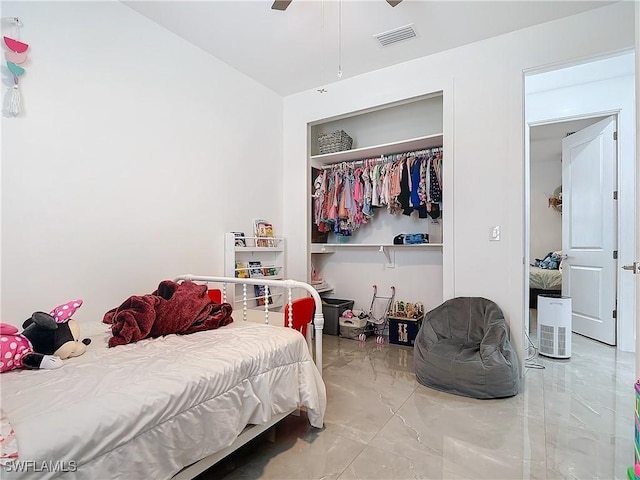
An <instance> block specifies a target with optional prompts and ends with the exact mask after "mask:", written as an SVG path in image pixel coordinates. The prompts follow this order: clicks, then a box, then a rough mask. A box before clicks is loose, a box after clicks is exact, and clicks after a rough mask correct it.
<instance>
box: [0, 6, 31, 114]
mask: <svg viewBox="0 0 640 480" xmlns="http://www.w3.org/2000/svg"><path fill="white" fill-rule="evenodd" d="M13 25H14V31H15V35H14V36H15V37H16V38H12V37H7V36H5V37H3V38H4V44H5V46H6V47H7V49H8V50H5V52H4V57H5V59H6V60H7V68H8V69H9V72H10V73H11V75H13V88H12V89H11V100H10V102H9V113H10V114H11V115H13V116H14V117H15V116H18V115H19V114H20V110H21V108H22V99H21V96H20V87H19V85H20V77H21V76H22V75H24V72H25V69H24V68H23V67H21V66H20V65H21V64H23V63H25V62H26V61H27V49H28V48H29V45H28V44H27V43H23V42H21V41H20V40H19V39H20V27H22V22H21V21H20V19H19V18H17V17H16V18H13Z"/></svg>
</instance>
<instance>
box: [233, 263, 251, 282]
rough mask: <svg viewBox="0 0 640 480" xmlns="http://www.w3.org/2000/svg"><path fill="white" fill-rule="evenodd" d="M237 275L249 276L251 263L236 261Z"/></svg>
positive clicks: (241, 276)
mask: <svg viewBox="0 0 640 480" xmlns="http://www.w3.org/2000/svg"><path fill="white" fill-rule="evenodd" d="M236 277H237V278H249V264H248V263H247V262H236Z"/></svg>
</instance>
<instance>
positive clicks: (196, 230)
mask: <svg viewBox="0 0 640 480" xmlns="http://www.w3.org/2000/svg"><path fill="white" fill-rule="evenodd" d="M2 15H3V16H11V17H14V16H17V17H20V19H21V20H22V21H23V23H24V27H23V28H22V31H21V38H22V40H23V41H25V42H28V43H29V44H30V45H31V46H30V50H29V52H30V55H29V60H28V63H27V64H26V65H25V68H26V70H27V73H26V74H25V75H24V77H23V81H22V83H21V88H22V94H23V97H24V113H23V114H22V115H20V116H19V117H18V118H6V117H5V118H3V119H2V286H1V288H2V321H3V322H9V323H21V322H22V321H23V320H24V319H25V318H27V317H28V316H30V315H31V313H32V312H33V311H35V310H47V311H48V309H50V308H52V307H54V306H56V305H58V304H60V303H63V302H66V301H68V300H71V299H75V298H82V299H83V300H84V302H85V303H84V305H83V307H82V308H81V309H80V310H79V312H78V315H77V319H78V320H79V321H80V322H82V321H83V319H84V320H89V319H91V320H94V319H95V320H98V319H99V320H101V319H102V316H103V314H104V313H105V312H106V311H107V310H108V309H109V308H112V307H114V306H117V305H118V304H120V303H121V302H122V301H123V300H124V299H126V298H127V297H129V296H130V295H133V294H144V293H149V292H151V291H152V290H153V289H154V288H155V287H156V286H157V285H158V283H159V282H160V281H161V280H163V279H166V278H173V277H174V276H176V275H178V274H181V273H187V272H189V273H201V274H214V273H217V274H219V273H221V272H222V271H223V252H224V244H223V237H224V235H223V234H224V232H225V231H232V230H244V231H246V232H250V231H251V221H252V219H253V218H255V217H263V218H268V219H270V220H271V221H272V222H273V223H274V225H275V227H276V229H279V228H281V225H282V195H281V193H280V192H281V190H282V188H281V187H282V137H283V135H282V122H281V119H282V99H281V98H280V97H278V96H277V95H276V94H274V93H273V92H272V91H270V90H268V89H266V88H264V87H262V86H261V85H259V84H257V83H256V82H254V81H253V80H251V79H249V78H248V77H246V76H244V75H242V74H240V73H239V72H237V71H236V70H233V69H231V68H230V67H228V66H227V65H226V64H224V63H222V62H220V61H219V60H217V59H215V58H214V57H212V56H210V55H208V54H206V53H205V52H203V51H202V50H200V49H198V48H196V47H194V46H193V45H191V44H189V43H188V42H186V41H184V40H182V39H180V38H178V37H177V36H175V35H174V34H172V33H170V32H168V31H167V30H165V29H164V28H161V27H159V26H158V25H156V24H154V23H152V22H151V21H149V20H148V19H146V18H144V17H142V16H141V15H139V14H138V13H136V12H135V11H134V10H132V9H130V8H129V7H127V6H125V5H123V4H122V3H120V2H117V1H107V2H68V3H67V2H3V5H2ZM3 26H4V23H3ZM3 90H4V91H3V94H4V93H5V92H6V85H5V86H3ZM257 106H259V108H256V107H257ZM276 233H277V234H281V233H282V232H276ZM81 325H82V323H81Z"/></svg>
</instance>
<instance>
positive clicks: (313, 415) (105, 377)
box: [1, 321, 326, 480]
mask: <svg viewBox="0 0 640 480" xmlns="http://www.w3.org/2000/svg"><path fill="white" fill-rule="evenodd" d="M101 337H103V338H100V337H98V338H97V339H96V338H95V337H94V338H93V343H92V345H90V347H89V349H88V351H87V352H86V353H85V354H84V355H82V356H81V357H78V358H74V359H68V360H65V364H64V366H63V367H62V368H60V369H58V370H50V371H45V370H36V371H27V370H21V371H17V370H16V371H12V372H9V373H5V374H3V375H2V379H1V381H2V385H1V386H2V409H3V410H4V411H5V412H6V414H7V416H8V418H9V421H10V422H11V425H12V426H13V428H14V429H15V432H16V437H17V440H18V449H19V456H20V458H19V459H20V460H21V461H33V463H32V464H31V466H30V471H29V472H16V471H10V470H15V469H16V464H13V468H11V467H7V466H6V465H5V466H4V467H3V468H4V471H3V472H2V475H1V476H2V478H3V479H5V478H55V477H57V476H59V475H60V476H62V477H63V478H70V479H71V478H86V479H92V480H96V479H106V478H109V479H111V478H121V479H125V478H127V479H138V478H139V479H150V478H153V479H161V478H170V477H171V476H172V475H174V474H175V473H177V472H178V471H179V470H181V469H182V468H183V467H185V466H187V465H189V464H191V463H193V462H194V461H197V460H199V459H201V458H203V457H205V456H207V455H210V454H212V453H214V452H216V451H219V450H221V449H222V448H225V447H227V446H229V445H230V444H231V443H232V442H233V441H234V439H235V438H236V436H237V435H238V434H239V433H240V432H241V431H242V430H243V428H244V427H245V425H246V424H261V423H265V422H266V421H268V420H269V419H270V417H271V416H272V415H275V414H278V413H282V412H286V411H290V410H291V409H293V408H296V407H298V406H305V407H306V408H307V411H308V417H309V421H310V423H311V424H312V425H313V426H315V427H322V423H323V417H324V412H325V408H326V393H325V386H324V383H323V381H322V378H321V377H320V374H319V373H318V370H317V369H316V367H315V365H314V363H313V361H312V359H311V356H310V354H309V350H308V347H307V344H306V342H305V339H304V337H302V335H300V333H298V332H297V331H295V330H291V329H287V328H284V327H276V326H269V325H259V324H253V323H248V322H241V321H240V322H238V321H236V322H234V323H232V324H231V325H228V326H226V327H222V328H219V329H217V330H212V331H207V332H200V333H194V334H191V335H185V336H177V335H170V336H167V337H163V338H157V339H153V340H143V341H141V342H138V343H136V344H131V345H124V346H118V347H115V348H107V347H106V342H105V340H106V338H107V335H102V336H101ZM43 462H45V463H43ZM46 462H58V463H57V464H55V463H54V464H53V465H52V464H51V463H48V464H46ZM74 465H76V466H77V471H75V472H67V473H64V474H60V472H59V471H58V472H57V473H56V472H47V471H46V470H47V469H48V470H52V469H56V470H75V468H74ZM43 467H45V471H43ZM36 471H37V472H38V473H35V472H36Z"/></svg>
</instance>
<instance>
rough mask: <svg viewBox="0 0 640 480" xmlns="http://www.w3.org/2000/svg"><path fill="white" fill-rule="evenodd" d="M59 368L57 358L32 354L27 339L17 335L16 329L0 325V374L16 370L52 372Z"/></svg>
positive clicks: (30, 345)
mask: <svg viewBox="0 0 640 480" xmlns="http://www.w3.org/2000/svg"><path fill="white" fill-rule="evenodd" d="M61 366H62V359H60V358H59V357H56V356H53V355H43V354H42V353H36V352H34V350H33V345H32V344H31V342H30V341H29V339H28V338H27V337H25V336H24V335H21V334H19V333H18V329H17V328H16V327H14V326H13V325H8V324H0V372H2V373H4V372H8V371H9V370H14V369H16V368H31V369H37V368H43V369H47V370H52V369H54V368H59V367H61Z"/></svg>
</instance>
